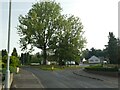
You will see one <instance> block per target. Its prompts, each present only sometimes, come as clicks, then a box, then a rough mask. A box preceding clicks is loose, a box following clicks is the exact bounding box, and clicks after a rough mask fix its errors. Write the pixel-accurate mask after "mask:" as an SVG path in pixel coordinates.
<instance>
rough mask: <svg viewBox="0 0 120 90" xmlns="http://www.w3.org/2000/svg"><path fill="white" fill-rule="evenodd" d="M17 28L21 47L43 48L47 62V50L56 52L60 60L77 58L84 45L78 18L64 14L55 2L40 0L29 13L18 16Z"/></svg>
mask: <svg viewBox="0 0 120 90" xmlns="http://www.w3.org/2000/svg"><path fill="white" fill-rule="evenodd" d="M19 22H20V25H18V31H19V35H20V36H21V38H20V43H21V47H22V50H25V49H27V45H29V44H30V45H31V49H32V48H33V46H35V47H37V48H40V49H42V51H43V56H44V64H46V59H47V51H52V52H53V53H55V56H56V58H58V61H61V60H78V59H79V57H80V52H81V51H82V48H84V43H85V41H86V40H85V38H83V30H82V29H83V25H82V23H81V21H80V19H79V18H78V17H74V16H70V17H68V16H67V15H61V7H60V5H59V4H57V3H56V2H54V1H49V2H40V3H39V2H38V3H36V4H34V5H33V6H32V9H30V10H29V12H28V14H27V15H25V16H22V15H21V16H20V17H19Z"/></svg>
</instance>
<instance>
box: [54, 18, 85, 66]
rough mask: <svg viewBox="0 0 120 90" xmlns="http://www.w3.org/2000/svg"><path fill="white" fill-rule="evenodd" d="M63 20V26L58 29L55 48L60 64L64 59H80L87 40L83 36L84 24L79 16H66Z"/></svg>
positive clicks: (61, 24) (60, 24)
mask: <svg viewBox="0 0 120 90" xmlns="http://www.w3.org/2000/svg"><path fill="white" fill-rule="evenodd" d="M61 20H63V21H61V22H62V23H59V26H60V27H61V28H60V29H58V31H57V34H58V35H57V36H56V38H57V39H55V40H56V41H57V43H56V48H55V50H54V51H55V54H56V57H57V58H58V61H59V64H62V61H71V60H75V61H77V60H79V59H80V54H81V51H82V48H84V44H85V42H86V40H85V38H84V37H83V30H82V29H83V25H82V23H81V21H80V19H79V18H78V17H74V16H70V17H67V16H64V17H61ZM54 42H55V41H54Z"/></svg>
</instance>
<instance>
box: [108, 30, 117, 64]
mask: <svg viewBox="0 0 120 90" xmlns="http://www.w3.org/2000/svg"><path fill="white" fill-rule="evenodd" d="M108 39H109V41H108V47H107V48H108V50H107V51H108V58H109V61H110V63H111V64H117V63H118V62H117V39H116V38H115V36H114V34H113V32H109V36H108Z"/></svg>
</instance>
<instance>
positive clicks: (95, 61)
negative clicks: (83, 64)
mask: <svg viewBox="0 0 120 90" xmlns="http://www.w3.org/2000/svg"><path fill="white" fill-rule="evenodd" d="M88 62H89V63H100V60H88Z"/></svg>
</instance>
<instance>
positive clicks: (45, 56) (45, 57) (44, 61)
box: [43, 44, 47, 65]
mask: <svg viewBox="0 0 120 90" xmlns="http://www.w3.org/2000/svg"><path fill="white" fill-rule="evenodd" d="M43 52H44V60H43V64H44V65H46V59H47V53H46V44H44V50H43Z"/></svg>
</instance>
